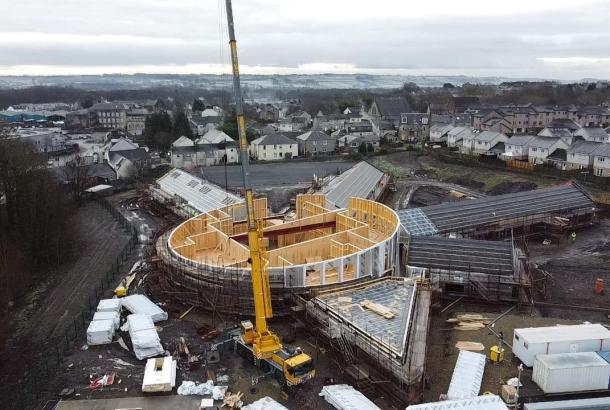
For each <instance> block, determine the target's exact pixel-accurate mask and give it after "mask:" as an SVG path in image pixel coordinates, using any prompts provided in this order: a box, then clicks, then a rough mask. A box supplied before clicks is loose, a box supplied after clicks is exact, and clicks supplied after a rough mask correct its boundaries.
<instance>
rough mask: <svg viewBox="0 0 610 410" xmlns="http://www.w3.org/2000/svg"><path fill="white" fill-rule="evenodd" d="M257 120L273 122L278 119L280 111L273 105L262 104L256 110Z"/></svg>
mask: <svg viewBox="0 0 610 410" xmlns="http://www.w3.org/2000/svg"><path fill="white" fill-rule="evenodd" d="M258 118H259V119H260V120H261V121H268V122H275V121H277V120H279V118H280V110H279V108H277V107H276V106H275V105H273V104H264V105H262V106H260V107H259V109H258Z"/></svg>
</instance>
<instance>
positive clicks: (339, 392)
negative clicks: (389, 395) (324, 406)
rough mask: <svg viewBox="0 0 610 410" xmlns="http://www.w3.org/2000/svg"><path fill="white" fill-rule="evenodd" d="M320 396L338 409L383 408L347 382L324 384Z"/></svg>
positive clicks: (377, 409) (362, 409)
mask: <svg viewBox="0 0 610 410" xmlns="http://www.w3.org/2000/svg"><path fill="white" fill-rule="evenodd" d="M320 396H322V397H324V399H325V400H326V401H327V402H328V403H330V404H331V405H332V406H333V407H334V408H336V409H337V410H381V409H380V408H379V407H377V406H376V405H375V403H373V402H372V401H370V400H369V399H367V398H366V396H365V395H364V394H362V393H360V392H359V391H358V390H356V389H354V388H353V387H352V386H350V385H347V384H333V385H330V386H324V387H322V391H321V392H320Z"/></svg>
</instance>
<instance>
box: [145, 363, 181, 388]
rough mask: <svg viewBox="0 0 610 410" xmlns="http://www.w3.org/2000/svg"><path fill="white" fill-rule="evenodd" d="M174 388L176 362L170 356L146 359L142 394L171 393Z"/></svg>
mask: <svg viewBox="0 0 610 410" xmlns="http://www.w3.org/2000/svg"><path fill="white" fill-rule="evenodd" d="M175 386H176V361H175V360H173V359H172V357H171V356H166V357H157V358H155V359H148V360H147V361H146V367H145V368H144V379H143V380H142V391H143V392H144V393H155V392H167V391H172V389H173V388H174V387H175Z"/></svg>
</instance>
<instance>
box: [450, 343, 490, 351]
mask: <svg viewBox="0 0 610 410" xmlns="http://www.w3.org/2000/svg"><path fill="white" fill-rule="evenodd" d="M455 347H456V348H457V349H459V350H468V351H470V352H481V351H483V350H485V346H484V345H483V343H479V342H467V341H462V340H460V341H459V342H457V343H456V344H455Z"/></svg>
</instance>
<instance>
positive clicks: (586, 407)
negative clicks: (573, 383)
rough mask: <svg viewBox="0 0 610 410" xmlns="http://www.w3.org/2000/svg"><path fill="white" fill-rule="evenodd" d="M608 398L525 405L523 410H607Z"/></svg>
mask: <svg viewBox="0 0 610 410" xmlns="http://www.w3.org/2000/svg"><path fill="white" fill-rule="evenodd" d="M608 409H610V397H598V398H595V399H580V400H561V401H547V402H543V403H525V410H608Z"/></svg>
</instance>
